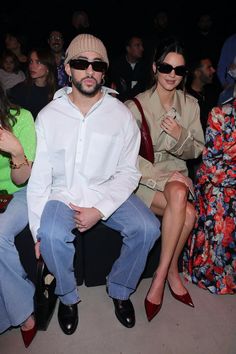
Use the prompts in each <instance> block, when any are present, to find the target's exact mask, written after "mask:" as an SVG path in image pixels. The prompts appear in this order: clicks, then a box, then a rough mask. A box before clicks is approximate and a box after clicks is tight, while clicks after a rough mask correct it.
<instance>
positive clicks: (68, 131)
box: [0, 11, 236, 347]
mask: <svg viewBox="0 0 236 354" xmlns="http://www.w3.org/2000/svg"><path fill="white" fill-rule="evenodd" d="M85 15H86V13H84V11H81V12H76V13H75V14H74V16H73V24H74V27H75V30H74V31H75V33H74V34H73V38H71V41H70V43H69V45H68V47H67V48H64V43H65V41H64V36H63V32H62V31H61V30H60V29H58V28H54V29H53V30H51V31H50V32H49V33H48V36H47V40H46V41H45V43H44V45H42V46H41V47H34V48H31V50H30V51H29V52H28V53H27V55H26V54H25V53H24V51H23V48H22V42H21V39H20V37H19V36H18V35H17V34H15V33H14V32H11V31H8V33H6V36H5V50H4V51H3V53H2V55H1V60H0V66H1V68H0V171H1V174H0V193H3V192H4V193H7V194H8V195H12V196H13V198H12V199H11V200H10V201H9V204H8V205H7V206H6V208H5V209H4V210H0V225H1V227H0V254H1V257H0V333H3V332H5V331H6V330H8V329H9V328H10V327H12V326H14V327H15V326H19V327H20V329H21V333H22V338H23V341H24V344H25V346H26V347H28V346H29V345H30V343H31V342H32V340H33V338H34V337H35V335H36V333H37V319H36V317H35V314H34V301H33V298H34V291H35V286H34V284H33V283H32V282H31V281H30V280H29V279H28V278H27V274H26V273H25V270H24V268H23V266H22V264H21V262H20V259H19V254H18V252H17V249H16V247H15V245H14V240H15V237H16V236H17V235H18V234H19V232H20V231H22V230H23V229H24V228H25V226H26V225H27V224H28V223H29V226H30V230H31V233H32V237H33V239H34V241H35V254H36V257H37V258H39V257H40V256H41V257H42V258H43V260H44V262H45V264H46V265H47V267H48V269H49V271H50V272H51V273H52V274H53V276H54V277H55V279H56V289H55V293H56V294H57V295H58V297H59V307H58V321H59V324H60V327H61V329H62V331H63V332H64V333H65V334H67V335H71V334H73V333H74V332H75V330H76V328H77V326H78V321H79V316H78V304H79V302H80V295H79V292H78V289H77V284H76V279H75V275H74V269H73V258H74V254H75V248H74V246H73V241H74V238H75V235H74V234H73V232H72V231H73V230H74V229H75V228H77V229H78V230H79V232H81V233H83V232H86V231H88V230H89V229H91V228H92V227H93V226H94V225H95V224H97V223H100V222H101V223H103V224H105V225H106V226H108V227H109V228H111V229H114V230H116V231H119V232H120V234H121V236H122V241H123V242H122V248H121V253H120V256H119V258H118V259H117V260H116V261H115V262H114V264H113V267H112V269H111V272H110V274H108V277H107V294H108V296H109V297H110V298H111V299H112V301H113V305H114V310H115V315H116V317H117V319H118V320H119V321H120V323H121V324H122V325H124V326H125V327H127V328H131V327H133V326H134V325H135V310H134V307H133V305H132V302H131V299H130V296H131V295H132V293H133V292H134V291H135V290H136V288H137V285H138V282H139V280H140V277H141V275H142V272H143V270H144V268H145V265H146V261H147V257H148V254H149V252H150V251H151V249H152V247H153V245H154V244H155V242H156V240H157V239H158V238H159V237H160V236H161V240H162V242H161V256H160V260H159V263H158V265H157V268H156V270H155V273H154V275H153V279H152V281H151V284H150V288H149V289H148V291H147V295H146V298H145V299H144V306H145V310H146V315H147V319H148V320H149V321H151V320H152V319H153V318H154V317H155V316H156V315H157V314H158V312H159V311H160V310H161V308H162V303H163V296H164V290H165V285H166V283H167V284H168V286H169V289H170V292H171V294H172V295H173V297H174V298H175V299H176V300H178V301H180V302H182V303H183V304H185V305H188V306H191V307H194V302H193V299H192V298H191V295H190V294H189V292H188V290H187V289H186V287H185V286H184V284H183V282H182V279H181V276H180V274H179V269H178V262H179V259H180V257H183V275H184V277H185V278H186V279H187V280H188V281H191V282H192V283H194V284H197V285H198V286H199V287H201V288H204V289H208V290H209V291H210V292H211V293H213V294H235V293H236V228H235V224H236V215H235V199H236V189H235V184H236V182H235V181H236V143H235V142H236V98H235V97H236V89H235V80H236V74H235V67H236V53H235V52H234V51H233V50H230V48H235V46H234V47H230V45H229V44H228V42H230V43H231V41H235V35H233V36H231V37H230V38H228V39H226V41H225V43H224V45H223V46H222V50H221V53H220V58H219V66H218V67H217V68H214V63H215V61H216V58H217V54H216V52H214V53H212V55H213V54H214V56H213V57H212V58H211V55H210V53H209V51H207V53H202V56H201V57H199V56H197V55H195V57H194V58H191V60H190V63H189V62H188V55H187V54H186V51H185V47H186V48H187V47H188V46H185V45H184V44H183V41H182V40H180V39H179V38H177V37H176V36H173V33H172V31H171V30H170V28H169V27H168V28H167V29H166V32H165V31H164V30H163V31H162V38H161V40H157V41H156V42H155V41H153V38H152V40H151V41H150V42H149V44H150V46H151V47H149V51H147V52H148V53H149V54H150V53H152V54H154V55H153V56H150V55H149V56H148V57H145V45H144V44H145V39H144V38H142V36H140V35H138V34H132V35H131V36H129V37H128V38H127V41H126V43H125V48H124V49H125V51H124V54H123V55H122V56H121V57H119V58H116V59H114V60H110V58H109V55H108V52H107V49H106V47H105V45H104V43H103V41H102V40H101V39H100V38H98V37H97V36H95V35H94V34H92V29H91V27H90V26H89V19H88V18H87V17H86V16H85ZM159 17H160V18H162V17H163V16H159ZM159 17H157V19H156V21H157V20H158V18H159ZM81 18H83V21H82V20H81ZM207 20H208V21H207ZM81 21H82V22H81ZM204 21H205V22H204ZM80 22H81V24H80V25H79V23H80ZM202 22H203V23H204V24H205V23H206V22H207V24H208V25H209V18H207V19H206V18H203V19H202ZM200 23H201V22H200ZM156 30H157V29H156ZM158 30H159V31H160V28H158ZM199 40H200V39H199ZM154 42H155V43H154ZM152 46H153V47H152ZM208 49H209V48H208ZM222 73H223V74H222ZM217 75H218V77H219V80H220V81H217ZM222 93H223V95H222ZM137 102H138V103H137ZM137 104H138V106H137ZM140 107H141V109H142V110H143V115H142V114H141V113H140ZM143 119H145V120H146V136H145V137H144V136H143V130H142V125H143ZM55 127H56V129H55ZM147 135H148V139H146V138H147ZM62 136H63V139H62ZM141 144H146V145H148V149H149V151H152V156H151V158H150V156H144V155H143V154H141V153H140V145H141ZM141 155H142V156H141ZM19 297H20V298H21V302H20V303H19V302H18V301H17V300H18V298H19Z"/></svg>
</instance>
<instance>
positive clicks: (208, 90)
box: [186, 57, 220, 134]
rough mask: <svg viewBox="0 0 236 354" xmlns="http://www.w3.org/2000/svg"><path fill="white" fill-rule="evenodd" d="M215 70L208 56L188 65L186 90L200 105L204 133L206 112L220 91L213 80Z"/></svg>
mask: <svg viewBox="0 0 236 354" xmlns="http://www.w3.org/2000/svg"><path fill="white" fill-rule="evenodd" d="M215 72H216V71H215V69H214V67H213V64H212V61H211V59H210V58H209V57H201V58H199V59H197V60H195V61H193V62H192V63H191V64H190V65H189V74H188V79H187V82H186V90H187V92H188V93H189V94H190V95H192V96H193V97H195V98H196V99H197V100H198V104H199V106H200V120H201V123H202V128H203V132H204V134H205V131H206V125H207V118H208V114H209V112H210V111H211V109H212V108H213V107H214V106H216V104H217V99H218V95H219V91H220V90H219V87H218V85H217V84H216V83H215V82H214V81H213V80H214V76H215Z"/></svg>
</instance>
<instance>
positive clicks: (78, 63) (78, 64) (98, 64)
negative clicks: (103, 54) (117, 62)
mask: <svg viewBox="0 0 236 354" xmlns="http://www.w3.org/2000/svg"><path fill="white" fill-rule="evenodd" d="M89 65H92V68H93V70H94V71H97V72H104V71H106V70H107V63H105V62H104V61H88V60H86V59H72V60H70V67H71V68H73V69H76V70H86V69H88V67H89Z"/></svg>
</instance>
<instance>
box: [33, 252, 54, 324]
mask: <svg viewBox="0 0 236 354" xmlns="http://www.w3.org/2000/svg"><path fill="white" fill-rule="evenodd" d="M55 287H56V279H55V278H54V277H53V275H52V274H51V273H50V272H49V270H48V268H47V266H46V264H45V263H44V261H43V259H42V257H40V258H39V259H38V261H37V278H36V289H35V296H34V300H35V318H36V323H37V328H38V330H40V331H46V330H47V328H48V325H49V322H50V320H51V318H52V315H53V313H54V310H55V306H56V302H57V295H55V293H54V291H55Z"/></svg>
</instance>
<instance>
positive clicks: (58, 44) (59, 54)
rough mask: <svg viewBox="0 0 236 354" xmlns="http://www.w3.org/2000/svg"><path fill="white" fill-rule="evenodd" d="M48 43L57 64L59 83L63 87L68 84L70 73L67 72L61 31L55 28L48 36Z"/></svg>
mask: <svg viewBox="0 0 236 354" xmlns="http://www.w3.org/2000/svg"><path fill="white" fill-rule="evenodd" d="M48 45H49V47H50V50H51V52H52V54H53V56H54V58H55V62H56V66H57V83H58V87H63V86H67V85H68V75H67V73H66V72H65V66H64V60H65V53H64V49H63V46H64V37H63V34H62V32H61V31H59V30H53V31H51V32H50V33H49V36H48Z"/></svg>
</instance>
